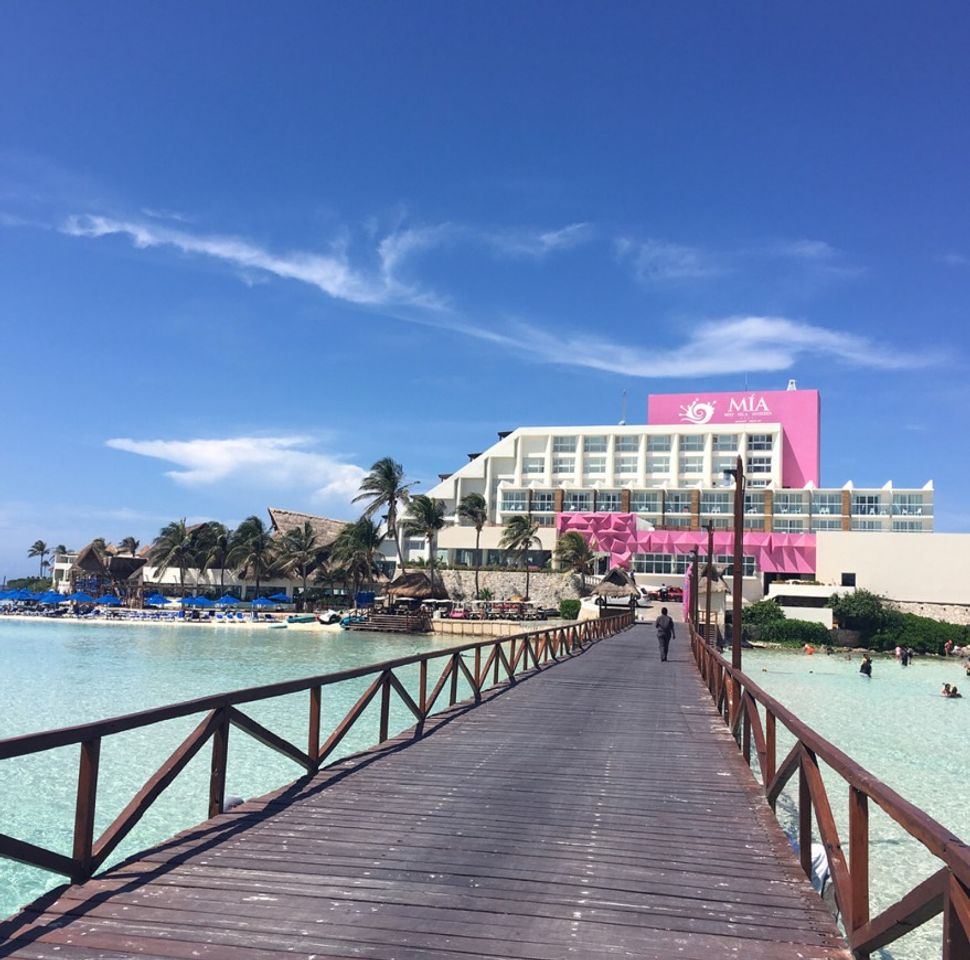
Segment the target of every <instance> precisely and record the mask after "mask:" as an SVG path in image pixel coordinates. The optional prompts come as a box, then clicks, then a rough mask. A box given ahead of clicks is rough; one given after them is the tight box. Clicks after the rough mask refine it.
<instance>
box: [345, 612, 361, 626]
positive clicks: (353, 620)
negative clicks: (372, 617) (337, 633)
mask: <svg viewBox="0 0 970 960" xmlns="http://www.w3.org/2000/svg"><path fill="white" fill-rule="evenodd" d="M358 623H367V617H365V616H363V615H362V614H357V615H356V616H352V617H344V618H343V619H342V620H341V621H340V626H342V627H351V626H353V625H354V624H358Z"/></svg>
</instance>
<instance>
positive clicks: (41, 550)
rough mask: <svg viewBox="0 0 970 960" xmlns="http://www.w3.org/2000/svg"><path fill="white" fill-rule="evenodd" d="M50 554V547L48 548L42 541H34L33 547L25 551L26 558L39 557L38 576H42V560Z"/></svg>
mask: <svg viewBox="0 0 970 960" xmlns="http://www.w3.org/2000/svg"><path fill="white" fill-rule="evenodd" d="M50 552H51V551H50V547H48V546H47V544H46V543H44V541H43V540H35V541H34V545H33V546H32V547H31V548H30V549H29V550H28V551H27V556H28V557H40V575H41V576H43V575H44V567H45V565H46V563H45V560H44V557H46V556H47V554H49V553H50Z"/></svg>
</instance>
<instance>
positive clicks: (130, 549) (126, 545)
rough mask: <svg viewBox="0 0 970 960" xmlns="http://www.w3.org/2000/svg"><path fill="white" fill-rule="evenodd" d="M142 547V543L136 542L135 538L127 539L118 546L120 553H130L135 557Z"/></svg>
mask: <svg viewBox="0 0 970 960" xmlns="http://www.w3.org/2000/svg"><path fill="white" fill-rule="evenodd" d="M140 546H141V542H140V541H139V540H136V539H135V538H134V537H125V538H124V540H122V541H121V543H119V544H118V552H119V553H130V554H131V555H132V556H134V555H135V554H136V553H137V552H138V548H139V547H140Z"/></svg>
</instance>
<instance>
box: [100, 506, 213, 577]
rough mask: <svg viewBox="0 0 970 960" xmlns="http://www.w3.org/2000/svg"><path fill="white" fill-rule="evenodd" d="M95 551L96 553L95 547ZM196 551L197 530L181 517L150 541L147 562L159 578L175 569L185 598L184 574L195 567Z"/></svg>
mask: <svg viewBox="0 0 970 960" xmlns="http://www.w3.org/2000/svg"><path fill="white" fill-rule="evenodd" d="M102 543H103V541H102ZM95 550H96V551H97V547H95ZM198 550H199V528H198V527H190V526H188V525H187V524H186V522H185V517H182V519H181V520H173V521H172V522H171V523H169V524H166V525H165V526H164V527H162V529H161V531H160V532H159V534H158V536H157V537H156V538H155V539H154V540H153V541H152V545H151V548H150V549H149V551H148V562H149V563H151V564H152V566H154V567H155V568H156V571H157V573H156V575H157V576H159V577H161V576H163V575H164V573H165V571H166V570H168V569H169V568H170V567H177V568H178V572H179V588H180V589H181V592H182V596H185V573H186V571H187V570H188V569H189V568H190V567H194V566H196V565H197V563H198ZM99 553H100V551H99Z"/></svg>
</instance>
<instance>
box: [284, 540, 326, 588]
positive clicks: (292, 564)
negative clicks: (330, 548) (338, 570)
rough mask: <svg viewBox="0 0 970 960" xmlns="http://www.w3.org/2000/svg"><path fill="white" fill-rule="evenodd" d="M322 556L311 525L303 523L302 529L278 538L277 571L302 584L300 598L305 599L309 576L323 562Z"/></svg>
mask: <svg viewBox="0 0 970 960" xmlns="http://www.w3.org/2000/svg"><path fill="white" fill-rule="evenodd" d="M324 555H325V551H324V549H323V547H322V546H321V545H320V541H319V539H318V538H317V534H316V531H315V530H314V529H313V525H312V524H311V523H310V522H309V521H304V523H303V526H302V527H293V529H292V530H288V531H287V532H286V533H285V534H283V536H282V537H281V538H280V542H279V547H278V549H277V553H276V561H277V569H278V570H279V571H280V573H283V574H286V576H290V577H299V578H300V580H301V582H302V584H303V589H302V591H301V596H303V597H305V596H306V592H307V581H308V580H309V578H310V574H311V573H312V572H313V571H314V570H315V569H316V568H317V567H318V566H320V564H321V563H322V562H323V558H324Z"/></svg>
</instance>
